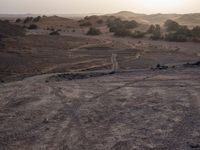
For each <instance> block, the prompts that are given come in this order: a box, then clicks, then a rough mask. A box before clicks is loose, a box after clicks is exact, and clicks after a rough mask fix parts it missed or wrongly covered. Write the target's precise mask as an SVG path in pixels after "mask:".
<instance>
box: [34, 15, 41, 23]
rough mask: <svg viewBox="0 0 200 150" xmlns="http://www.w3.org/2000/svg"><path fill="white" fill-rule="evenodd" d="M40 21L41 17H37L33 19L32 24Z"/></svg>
mask: <svg viewBox="0 0 200 150" xmlns="http://www.w3.org/2000/svg"><path fill="white" fill-rule="evenodd" d="M40 19H41V17H40V16H37V17H35V18H34V19H33V22H38V21H40Z"/></svg>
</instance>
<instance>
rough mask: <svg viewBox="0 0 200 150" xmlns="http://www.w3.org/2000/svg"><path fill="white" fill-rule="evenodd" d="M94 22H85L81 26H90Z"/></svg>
mask: <svg viewBox="0 0 200 150" xmlns="http://www.w3.org/2000/svg"><path fill="white" fill-rule="evenodd" d="M91 25H92V24H91V23H90V22H83V23H81V24H80V26H81V27H88V26H91Z"/></svg>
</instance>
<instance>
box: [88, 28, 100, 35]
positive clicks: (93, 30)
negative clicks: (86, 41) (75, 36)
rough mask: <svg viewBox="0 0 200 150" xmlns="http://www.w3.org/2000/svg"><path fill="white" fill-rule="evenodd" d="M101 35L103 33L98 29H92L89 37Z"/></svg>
mask: <svg viewBox="0 0 200 150" xmlns="http://www.w3.org/2000/svg"><path fill="white" fill-rule="evenodd" d="M99 34H101V31H100V30H99V29H96V28H90V29H89V30H88V32H87V35H99Z"/></svg>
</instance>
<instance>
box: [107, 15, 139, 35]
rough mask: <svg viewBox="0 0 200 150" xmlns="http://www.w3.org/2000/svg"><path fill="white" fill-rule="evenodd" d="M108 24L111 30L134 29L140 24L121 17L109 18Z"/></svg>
mask: <svg viewBox="0 0 200 150" xmlns="http://www.w3.org/2000/svg"><path fill="white" fill-rule="evenodd" d="M107 26H108V27H109V28H110V32H115V31H117V30H123V29H133V28H135V27H137V26H138V23H137V22H136V21H134V20H132V21H122V20H121V19H119V18H116V19H114V20H109V21H108V23H107Z"/></svg>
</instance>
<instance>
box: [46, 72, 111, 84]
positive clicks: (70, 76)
mask: <svg viewBox="0 0 200 150" xmlns="http://www.w3.org/2000/svg"><path fill="white" fill-rule="evenodd" d="M114 73H115V72H113V71H112V72H93V73H72V74H59V75H54V76H51V77H50V78H49V80H48V81H62V80H79V79H87V78H91V77H100V76H105V75H110V74H114ZM46 82H47V81H46Z"/></svg>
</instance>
